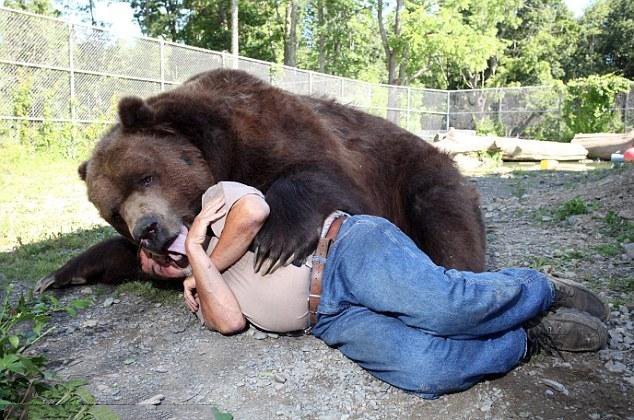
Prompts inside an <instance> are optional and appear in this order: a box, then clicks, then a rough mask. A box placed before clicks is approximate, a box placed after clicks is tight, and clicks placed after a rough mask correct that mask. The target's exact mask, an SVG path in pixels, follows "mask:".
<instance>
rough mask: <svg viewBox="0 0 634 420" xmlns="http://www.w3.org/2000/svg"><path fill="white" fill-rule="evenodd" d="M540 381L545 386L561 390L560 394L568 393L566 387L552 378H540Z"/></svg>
mask: <svg viewBox="0 0 634 420" xmlns="http://www.w3.org/2000/svg"><path fill="white" fill-rule="evenodd" d="M542 383H543V384H544V385H546V386H547V387H549V388H552V389H554V390H555V391H558V392H561V393H562V394H564V395H566V396H567V395H569V392H568V390H567V389H566V387H565V386H563V385H562V384H560V383H559V382H557V381H553V380H552V379H542Z"/></svg>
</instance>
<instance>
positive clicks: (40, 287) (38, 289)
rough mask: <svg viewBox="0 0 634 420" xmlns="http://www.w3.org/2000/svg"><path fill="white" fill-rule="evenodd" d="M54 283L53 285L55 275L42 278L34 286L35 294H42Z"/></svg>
mask: <svg viewBox="0 0 634 420" xmlns="http://www.w3.org/2000/svg"><path fill="white" fill-rule="evenodd" d="M54 283H55V275H54V274H49V275H48V276H46V277H42V278H41V279H39V280H38V282H37V283H36V284H35V289H34V292H35V293H37V294H42V293H43V292H44V291H45V290H46V289H48V288H49V287H51V285H52V284H54Z"/></svg>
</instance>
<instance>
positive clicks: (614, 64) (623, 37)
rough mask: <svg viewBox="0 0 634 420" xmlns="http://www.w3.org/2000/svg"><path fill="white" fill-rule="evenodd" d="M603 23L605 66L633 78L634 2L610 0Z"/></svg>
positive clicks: (602, 44)
mask: <svg viewBox="0 0 634 420" xmlns="http://www.w3.org/2000/svg"><path fill="white" fill-rule="evenodd" d="M604 25H605V26H604V29H603V34H602V40H601V41H602V42H601V52H602V53H603V55H604V57H605V60H606V64H607V66H608V67H609V68H610V69H611V70H612V71H618V72H621V73H622V74H623V75H624V76H625V77H627V78H630V79H634V2H632V0H610V2H609V11H608V13H607V15H606V17H605V21H604Z"/></svg>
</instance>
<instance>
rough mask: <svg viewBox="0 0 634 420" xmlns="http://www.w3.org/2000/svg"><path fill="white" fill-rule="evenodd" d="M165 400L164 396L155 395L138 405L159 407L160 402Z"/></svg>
mask: <svg viewBox="0 0 634 420" xmlns="http://www.w3.org/2000/svg"><path fill="white" fill-rule="evenodd" d="M164 399H165V395H163V394H156V395H155V396H153V397H150V398H148V399H147V400H143V401H141V402H140V403H138V405H159V404H160V403H161V401H163V400H164Z"/></svg>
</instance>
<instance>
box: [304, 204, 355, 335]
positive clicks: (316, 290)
mask: <svg viewBox="0 0 634 420" xmlns="http://www.w3.org/2000/svg"><path fill="white" fill-rule="evenodd" d="M347 218H348V216H346V215H342V216H339V217H337V218H336V219H335V220H334V221H333V222H332V224H331V225H330V227H329V228H328V232H326V236H324V237H323V238H321V239H319V245H317V250H316V251H315V257H317V258H313V269H312V270H311V272H310V291H309V293H308V313H309V315H310V326H311V327H312V326H313V325H315V324H316V323H317V307H318V306H319V300H320V298H321V278H322V276H323V274H324V265H325V262H326V257H327V256H328V251H329V250H330V244H332V242H333V241H334V240H335V238H336V237H337V233H339V228H341V225H342V224H343V222H344V221H345V220H346V219H347Z"/></svg>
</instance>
